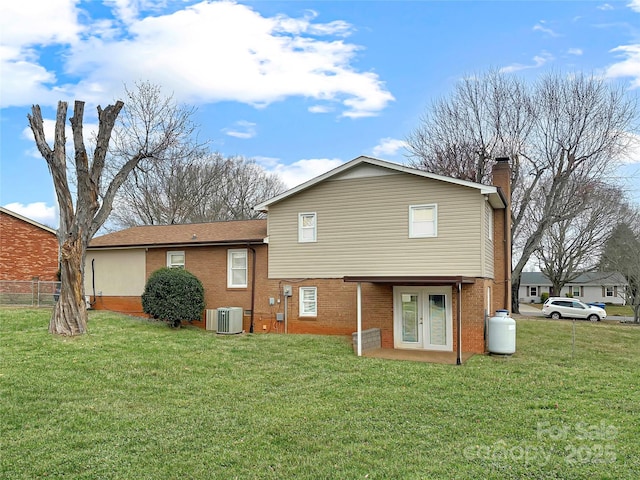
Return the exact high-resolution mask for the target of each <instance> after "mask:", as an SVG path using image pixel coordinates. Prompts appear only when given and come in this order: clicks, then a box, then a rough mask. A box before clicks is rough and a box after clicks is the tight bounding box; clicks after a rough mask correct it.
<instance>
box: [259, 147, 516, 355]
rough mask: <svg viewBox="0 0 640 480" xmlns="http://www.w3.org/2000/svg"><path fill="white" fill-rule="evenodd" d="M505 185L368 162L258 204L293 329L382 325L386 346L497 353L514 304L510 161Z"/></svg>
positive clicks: (503, 166) (335, 330) (501, 180)
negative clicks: (494, 331) (506, 313)
mask: <svg viewBox="0 0 640 480" xmlns="http://www.w3.org/2000/svg"><path fill="white" fill-rule="evenodd" d="M494 181H495V182H496V183H497V184H498V185H500V186H501V187H502V189H499V188H497V187H495V186H486V185H480V184H476V183H472V182H466V181H462V180H457V179H452V178H447V177H442V176H439V175H434V174H430V173H426V172H423V171H420V170H415V169H411V168H407V167H404V166H400V165H397V164H393V163H389V162H385V161H381V160H377V159H373V158H368V157H359V158H356V159H355V160H352V161H351V162H349V163H346V164H344V165H342V166H340V167H338V168H336V169H334V170H332V171H330V172H328V173H327V174H325V175H322V176H320V177H317V178H315V179H313V180H311V181H309V182H307V183H305V184H302V185H300V186H299V187H296V188H294V189H292V190H289V191H288V192H285V193H284V194H282V195H280V196H278V197H275V198H273V199H271V200H268V201H266V202H264V203H262V204H260V205H258V206H257V207H256V209H258V210H260V211H263V212H266V213H267V222H268V241H269V279H270V280H272V281H274V280H277V281H278V282H279V283H280V284H282V285H285V286H286V288H287V290H286V292H285V294H286V295H287V297H288V302H289V305H290V309H289V310H288V311H287V312H286V313H287V317H288V318H287V328H288V331H289V332H309V333H331V334H342V335H348V334H351V333H352V332H353V331H354V330H355V329H356V328H357V327H358V325H359V326H360V329H365V330H366V329H371V328H376V329H379V330H380V332H381V345H382V347H385V348H398V349H417V350H435V351H445V352H453V351H456V350H457V351H459V352H460V351H462V350H464V351H468V352H475V353H481V352H484V351H485V348H486V347H485V320H486V316H487V315H489V314H491V313H492V312H494V311H495V310H496V309H502V308H508V306H509V304H510V299H509V292H510V287H509V283H510V264H511V262H510V243H509V239H510V232H509V227H510V220H509V219H510V217H509V214H508V212H509V209H508V200H507V199H508V198H509V181H510V174H509V166H508V162H507V161H506V160H504V159H503V160H500V161H498V162H497V165H496V169H495V171H494Z"/></svg>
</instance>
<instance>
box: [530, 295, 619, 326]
mask: <svg viewBox="0 0 640 480" xmlns="http://www.w3.org/2000/svg"><path fill="white" fill-rule="evenodd" d="M542 313H543V314H544V316H545V317H551V318H553V319H556V320H557V319H559V318H584V319H587V320H591V321H592V322H599V321H600V320H602V319H604V318H607V312H606V311H605V310H604V309H603V308H600V307H595V306H593V305H587V304H586V303H582V302H581V301H580V300H575V299H573V298H566V297H549V298H548V299H547V301H546V302H544V305H543V306H542Z"/></svg>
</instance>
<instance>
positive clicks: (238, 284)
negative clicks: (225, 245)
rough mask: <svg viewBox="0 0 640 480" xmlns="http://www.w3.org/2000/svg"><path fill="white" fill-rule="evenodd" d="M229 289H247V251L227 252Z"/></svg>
mask: <svg viewBox="0 0 640 480" xmlns="http://www.w3.org/2000/svg"><path fill="white" fill-rule="evenodd" d="M227 287H228V288H247V249H246V248H244V249H238V250H228V251H227Z"/></svg>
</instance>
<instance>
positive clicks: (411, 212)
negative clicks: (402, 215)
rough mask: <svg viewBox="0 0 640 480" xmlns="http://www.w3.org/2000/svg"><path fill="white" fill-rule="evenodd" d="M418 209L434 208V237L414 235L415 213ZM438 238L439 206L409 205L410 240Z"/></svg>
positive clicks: (431, 204)
mask: <svg viewBox="0 0 640 480" xmlns="http://www.w3.org/2000/svg"><path fill="white" fill-rule="evenodd" d="M417 208H432V209H433V219H434V220H433V234H432V235H417V234H414V233H413V211H414V209H417ZM437 236H438V204H437V203H426V204H422V205H409V238H434V237H437Z"/></svg>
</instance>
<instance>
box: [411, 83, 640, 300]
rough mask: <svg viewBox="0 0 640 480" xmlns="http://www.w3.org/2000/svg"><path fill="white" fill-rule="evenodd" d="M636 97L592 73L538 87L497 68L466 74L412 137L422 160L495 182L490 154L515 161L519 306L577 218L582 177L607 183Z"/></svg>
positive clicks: (630, 125) (624, 146) (624, 144)
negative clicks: (541, 261) (533, 264)
mask: <svg viewBox="0 0 640 480" xmlns="http://www.w3.org/2000/svg"><path fill="white" fill-rule="evenodd" d="M637 114H638V112H637V103H636V101H635V100H634V99H632V98H630V97H629V96H628V95H627V94H626V92H625V91H624V89H622V88H621V87H616V86H612V85H610V84H608V83H606V82H605V81H604V80H602V79H599V78H596V77H594V76H588V75H584V74H576V75H573V76H567V77H563V76H561V75H559V74H549V75H547V76H545V77H542V78H541V79H540V80H539V81H538V82H537V83H535V84H534V85H527V84H526V83H525V82H524V81H522V80H519V79H517V78H516V77H511V76H508V75H506V74H501V73H499V72H496V71H491V72H489V73H487V74H485V75H484V76H479V77H471V78H466V79H463V80H462V81H461V82H460V84H458V85H457V87H456V89H455V91H454V93H453V94H452V96H451V97H450V98H446V99H442V100H440V101H438V102H436V103H435V104H434V106H433V107H432V108H431V109H430V110H429V111H428V113H427V114H426V115H425V116H424V117H423V118H422V121H421V124H420V125H419V126H418V128H416V130H415V131H414V132H413V133H412V134H411V135H410V136H409V138H408V150H409V153H410V155H411V157H412V158H413V164H414V166H417V167H418V168H423V169H425V170H428V171H432V172H434V173H441V174H444V175H454V176H457V177H459V178H464V179H467V180H473V181H485V182H486V181H488V180H489V179H488V178H487V173H488V172H489V171H490V168H489V165H490V163H491V160H489V159H493V158H496V157H499V156H507V157H509V158H510V159H511V162H512V198H511V209H512V220H513V228H512V237H513V238H512V244H513V245H514V249H515V248H517V249H518V251H517V252H514V253H517V254H519V255H514V261H516V260H517V261H516V263H515V265H514V266H513V274H512V285H511V288H512V292H513V294H512V301H513V304H512V309H513V311H514V312H518V295H517V292H518V289H519V287H520V275H521V273H522V271H523V269H524V267H525V266H526V264H527V263H528V262H529V260H530V259H531V256H532V255H533V253H534V252H535V251H536V249H538V247H539V245H540V242H541V240H542V236H543V234H544V232H545V231H547V230H548V229H549V228H550V227H551V226H552V225H553V224H555V223H557V222H560V221H563V220H565V219H567V218H570V217H571V216H573V215H574V214H575V213H576V211H575V209H574V208H573V204H574V203H575V199H576V195H577V193H578V191H573V189H575V188H577V189H580V188H582V187H581V186H580V185H579V183H578V182H576V181H573V180H574V179H578V178H580V179H584V180H590V179H594V178H599V179H606V174H607V172H609V171H610V170H611V169H612V168H613V164H614V163H615V161H616V159H618V158H621V157H622V155H623V154H624V153H625V151H627V150H628V149H629V147H630V144H631V136H630V133H631V132H632V131H633V130H634V129H637V125H636V124H635V122H636V119H637Z"/></svg>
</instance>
